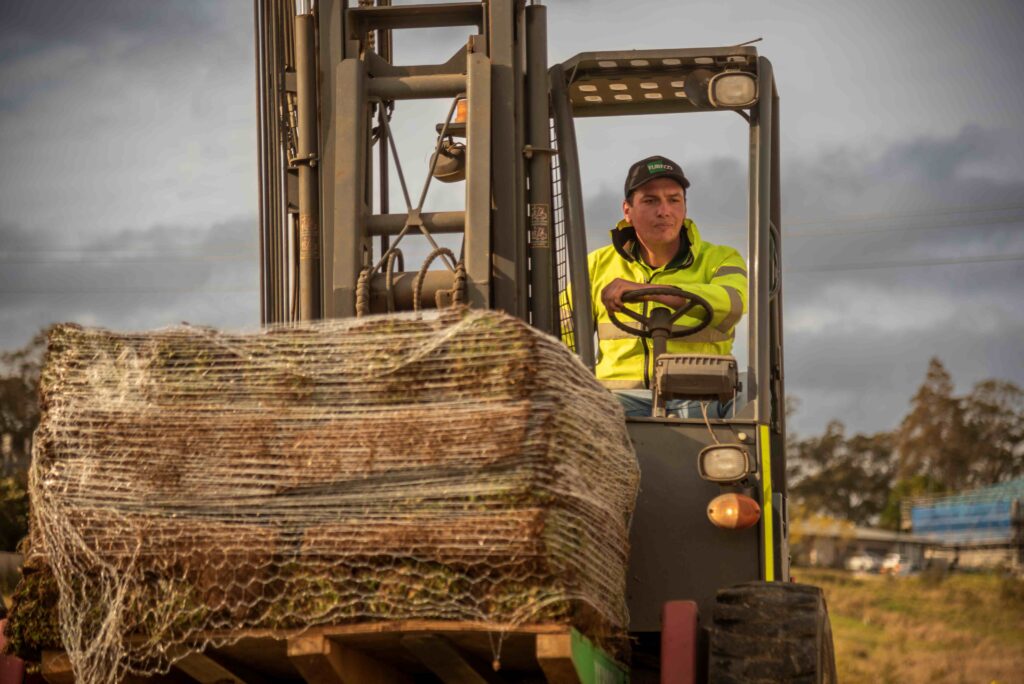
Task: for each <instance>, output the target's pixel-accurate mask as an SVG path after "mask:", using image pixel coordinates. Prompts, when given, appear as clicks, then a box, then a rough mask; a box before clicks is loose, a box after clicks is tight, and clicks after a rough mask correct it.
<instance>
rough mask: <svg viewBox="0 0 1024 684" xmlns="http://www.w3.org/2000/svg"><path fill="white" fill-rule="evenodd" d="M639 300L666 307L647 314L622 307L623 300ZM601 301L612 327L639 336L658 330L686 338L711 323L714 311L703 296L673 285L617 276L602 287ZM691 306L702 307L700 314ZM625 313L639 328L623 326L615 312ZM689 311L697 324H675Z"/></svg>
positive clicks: (648, 335) (674, 336) (649, 335)
mask: <svg viewBox="0 0 1024 684" xmlns="http://www.w3.org/2000/svg"><path fill="white" fill-rule="evenodd" d="M639 301H656V302H658V303H659V304H664V305H665V306H666V307H668V309H657V310H652V311H649V312H647V313H638V312H636V311H633V310H632V309H627V308H626V307H625V306H623V304H624V303H631V302H639ZM601 302H602V303H603V304H604V306H605V308H606V309H607V310H608V317H609V319H611V322H612V323H613V324H614V325H615V327H617V328H619V329H620V330H622V331H623V332H627V333H629V334H631V335H636V336H638V337H651V336H652V333H653V331H654V330H656V329H657V330H660V331H662V333H659V334H664V335H665V336H666V337H670V338H679V337H689V336H690V335H695V334H697V333H699V332H700V331H701V330H703V329H704V328H706V327H708V325H710V324H711V319H712V317H713V316H714V310H713V309H712V308H711V304H710V303H709V302H708V300H706V299H704V297H702V296H700V295H699V294H697V293H696V292H688V291H686V290H682V289H680V288H678V287H675V286H672V285H654V284H640V283H633V282H630V281H628V280H623V279H622V278H616V279H615V280H613V281H612V282H610V283H609V284H608V285H606V286H605V288H604V289H603V290H601ZM694 309H699V310H701V313H700V315H695V314H694V313H691V312H692V311H694ZM616 312H618V313H622V314H625V315H627V316H629V317H630V318H632V319H633V320H635V321H637V322H638V323H640V325H641V326H642V328H634V327H632V326H628V325H625V324H624V323H623V322H622V321H620V320H619V318H618V317H617V316H616V315H615V314H616ZM687 314H689V315H690V316H693V317H695V318H697V319H698V323H697V324H696V325H682V326H679V325H675V323H676V321H677V320H679V319H680V318H682V317H683V316H685V315H687Z"/></svg>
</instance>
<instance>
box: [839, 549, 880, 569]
mask: <svg viewBox="0 0 1024 684" xmlns="http://www.w3.org/2000/svg"><path fill="white" fill-rule="evenodd" d="M881 568H882V557H881V556H879V555H878V554H875V553H867V552H864V553H857V554H854V555H852V556H850V557H849V558H847V559H846V569H847V570H849V571H850V572H878V571H879V570H880V569H881Z"/></svg>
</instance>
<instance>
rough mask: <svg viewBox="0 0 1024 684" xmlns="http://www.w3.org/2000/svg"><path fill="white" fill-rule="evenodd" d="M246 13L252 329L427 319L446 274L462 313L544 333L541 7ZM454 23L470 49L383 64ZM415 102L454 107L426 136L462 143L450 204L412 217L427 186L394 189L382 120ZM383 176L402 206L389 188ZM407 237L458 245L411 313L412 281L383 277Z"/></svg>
mask: <svg viewBox="0 0 1024 684" xmlns="http://www.w3.org/2000/svg"><path fill="white" fill-rule="evenodd" d="M255 7H256V27H257V31H256V33H257V37H258V39H257V46H256V49H257V64H258V67H257V68H258V74H257V81H258V84H259V86H258V87H259V93H258V98H259V112H260V116H259V126H260V145H259V166H260V180H259V185H260V224H261V240H262V248H261V255H262V258H261V311H262V319H263V321H264V322H265V323H275V322H285V321H291V320H308V319H315V318H321V317H344V316H354V315H361V314H363V313H371V312H384V311H388V310H409V309H413V308H419V306H420V304H421V303H422V304H423V305H424V306H426V307H428V308H429V307H434V306H436V305H437V304H436V302H437V301H438V300H437V297H438V295H439V293H440V294H441V296H444V295H445V294H446V293H448V292H451V291H452V290H453V285H455V284H456V282H457V281H456V277H457V276H458V278H459V281H458V282H459V283H460V284H461V283H462V282H464V286H463V287H464V292H463V293H461V295H460V296H462V297H464V301H465V302H466V303H467V304H469V305H470V306H472V307H487V308H497V309H501V310H504V311H506V312H508V313H511V314H513V315H515V316H518V317H520V318H523V319H526V320H529V321H531V322H532V323H533V324H534V325H535V326H537V327H539V328H541V329H543V330H545V331H547V332H554V331H555V313H554V312H555V303H556V289H555V287H556V286H555V284H554V282H555V279H554V277H553V275H552V272H553V269H552V263H553V262H552V252H553V240H552V239H551V226H550V217H551V213H550V206H551V201H552V200H551V181H550V174H551V167H550V151H551V140H550V129H549V124H548V122H549V114H548V110H549V108H548V94H547V54H546V51H545V45H546V35H545V33H544V31H545V20H544V13H545V11H546V8H544V7H542V6H539V5H531V6H529V7H525V6H524V3H523V2H522V1H521V0H488V1H487V2H462V3H437V4H422V5H394V6H392V5H391V4H390V2H388V1H387V0H381V1H380V2H377V3H374V2H359V3H358V4H357V3H354V2H347V1H346V0H319V1H318V2H315V4H314V3H313V2H312V0H298V2H297V3H296V2H294V1H293V0H257V1H256V3H255ZM460 26H461V27H467V38H468V39H467V40H466V41H465V42H464V43H463V44H453V45H452V46H451V55H452V56H451V58H450V59H449V60H447V62H445V63H444V64H425V65H412V66H398V65H396V64H394V63H393V59H392V55H393V44H394V42H395V41H396V40H400V39H401V38H402V37H403V31H404V30H405V29H418V28H438V27H460ZM420 99H444V100H449V101H452V103H453V105H454V102H455V101H456V100H458V99H464V105H460V107H459V109H461V108H462V107H464V108H465V117H464V120H459V119H458V118H456V117H452V116H451V115H450V116H449V120H448V121H447V122H446V123H445V125H444V126H442V128H444V131H443V133H444V135H441V133H442V131H439V132H438V145H439V147H440V146H441V145H442V143H443V142H444V139H445V138H449V139H450V138H452V137H461V138H464V139H465V144H464V154H463V158H462V160H461V161H462V163H463V164H464V175H465V193H464V203H463V206H461V207H452V208H451V209H450V210H446V211H439V212H425V211H423V210H422V207H423V199H424V196H425V195H426V192H427V190H428V188H426V187H425V188H423V191H422V192H420V190H419V189H417V188H410V187H406V186H405V180H404V178H405V174H404V172H403V169H402V168H401V166H400V162H399V157H398V150H397V149H396V145H395V138H394V136H393V135H392V133H391V129H390V123H391V122H390V119H391V116H392V114H393V112H395V111H396V110H401V108H402V103H403V102H405V101H407V100H420ZM452 109H453V111H457V110H456V108H455V107H454V106H453V107H452ZM442 154H443V153H442ZM435 156H438V157H441V158H442V160H443V157H442V155H440V154H439V155H435ZM434 163H436V162H434ZM393 165H395V170H396V171H398V175H399V178H400V179H401V184H402V188H401V190H402V192H401V194H399V193H397V192H393V189H392V188H390V187H389V170H390V169H391V168H392V166H393ZM428 178H429V176H428ZM429 182H430V181H429V180H428V186H429ZM395 195H398V196H399V197H402V198H403V199H404V202H403V203H401V205H400V206H399V207H396V206H395V205H396V202H395V201H394V199H393V197H394V196H395ZM396 209H397V210H396ZM528 215H529V216H530V218H529V219H528ZM528 225H529V226H532V232H531V230H528V227H527V226H528ZM410 234H412V235H422V236H424V237H425V238H426V239H427V241H428V242H429V243H430V244H431V246H432V247H436V240H435V236H438V235H442V234H461V235H462V254H461V255H459V256H455V255H447V254H442V255H441V256H442V257H443V260H442V264H441V265H443V267H444V268H442V269H440V270H434V271H430V272H427V273H425V274H424V275H423V276H422V277H421V278H420V280H421V281H422V282H420V283H418V284H419V285H421V287H420V288H416V289H417V291H418V294H419V295H420V301H416V302H414V301H413V298H412V295H413V290H414V288H413V284H414V283H413V281H414V280H415V276H416V275H417V271H416V270H411V271H408V272H404V271H399V272H394V271H388V272H385V267H387V268H393V264H394V262H395V260H394V259H391V260H390V262H389V260H388V256H390V252H389V250H391V248H394V247H395V246H396V244H397V243H399V242H400V241H401V240H402V239H403V238H405V236H406V235H410ZM531 236H533V238H535V239H532V240H531ZM435 263H436V262H435ZM389 264H390V265H389ZM531 264H532V268H531ZM463 279H464V281H463Z"/></svg>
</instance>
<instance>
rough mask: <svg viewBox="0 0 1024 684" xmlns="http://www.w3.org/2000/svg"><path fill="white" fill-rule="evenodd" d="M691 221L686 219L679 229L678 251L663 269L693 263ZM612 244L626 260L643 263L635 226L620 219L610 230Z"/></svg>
mask: <svg viewBox="0 0 1024 684" xmlns="http://www.w3.org/2000/svg"><path fill="white" fill-rule="evenodd" d="M691 225H692V223H691V221H690V220H689V219H687V220H686V221H685V222H684V223H683V227H682V228H680V229H679V251H677V252H676V255H675V256H674V257H672V260H671V261H669V262H668V263H667V264H665V266H664V268H665V269H676V268H686V267H687V266H689V265H690V264H691V263H693V250H692V244H691V241H690V235H689V232H690V227H691ZM611 236H612V245H613V246H614V247H615V251H616V252H618V253H619V256H621V257H622V258H623V259H625V260H626V261H635V262H638V263H645V262H644V261H643V259H642V258H641V257H640V241H639V240H638V239H637V237H636V228H634V227H633V226H632V225H630V224H629V223H627V222H626V220H625V219H623V220H621V221H619V222H618V224H616V226H615V227H614V228H612V230H611Z"/></svg>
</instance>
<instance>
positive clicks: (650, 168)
mask: <svg viewBox="0 0 1024 684" xmlns="http://www.w3.org/2000/svg"><path fill="white" fill-rule="evenodd" d="M656 171H675V169H674V168H672V166H671V165H669V164H666V163H665V162H663V161H651V162H647V173H655V172H656Z"/></svg>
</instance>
